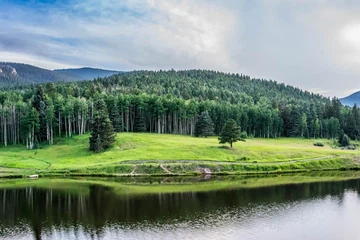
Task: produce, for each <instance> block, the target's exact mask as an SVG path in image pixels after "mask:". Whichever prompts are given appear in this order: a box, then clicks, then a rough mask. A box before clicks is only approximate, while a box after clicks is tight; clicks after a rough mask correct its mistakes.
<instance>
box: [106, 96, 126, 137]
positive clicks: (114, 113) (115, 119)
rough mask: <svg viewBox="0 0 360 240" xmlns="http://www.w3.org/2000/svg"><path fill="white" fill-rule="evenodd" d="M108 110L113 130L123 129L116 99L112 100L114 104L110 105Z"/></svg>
mask: <svg viewBox="0 0 360 240" xmlns="http://www.w3.org/2000/svg"><path fill="white" fill-rule="evenodd" d="M109 112H110V114H109V115H110V116H109V117H110V120H111V123H112V125H113V127H114V130H115V132H122V131H123V125H122V122H123V121H122V116H121V115H120V112H119V107H118V104H117V103H116V101H114V104H113V105H112V107H111V108H110V110H109Z"/></svg>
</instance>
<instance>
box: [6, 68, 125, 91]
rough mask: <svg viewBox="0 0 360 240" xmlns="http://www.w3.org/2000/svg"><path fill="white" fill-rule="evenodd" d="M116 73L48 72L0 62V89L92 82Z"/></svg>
mask: <svg viewBox="0 0 360 240" xmlns="http://www.w3.org/2000/svg"><path fill="white" fill-rule="evenodd" d="M116 73H120V72H119V71H112V70H111V71H110V70H104V69H96V68H78V69H61V70H49V69H44V68H39V67H36V66H32V65H29V64H24V63H12V62H0V87H6V86H17V85H26V84H37V83H46V82H73V81H80V80H92V79H94V78H97V77H107V76H110V75H112V74H116Z"/></svg>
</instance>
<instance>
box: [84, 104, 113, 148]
mask: <svg viewBox="0 0 360 240" xmlns="http://www.w3.org/2000/svg"><path fill="white" fill-rule="evenodd" d="M114 142H115V132H114V128H113V126H112V125H111V121H110V119H109V115H108V111H107V108H106V104H105V102H104V100H103V99H97V100H96V101H95V103H94V118H93V123H92V127H91V136H90V150H91V151H95V152H99V151H102V150H106V149H108V148H109V147H111V146H112V144H113V143H114Z"/></svg>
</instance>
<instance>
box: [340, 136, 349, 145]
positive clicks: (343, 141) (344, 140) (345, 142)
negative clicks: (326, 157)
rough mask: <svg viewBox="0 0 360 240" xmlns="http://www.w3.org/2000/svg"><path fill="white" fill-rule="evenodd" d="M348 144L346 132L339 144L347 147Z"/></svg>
mask: <svg viewBox="0 0 360 240" xmlns="http://www.w3.org/2000/svg"><path fill="white" fill-rule="evenodd" d="M349 145H350V138H349V137H348V136H347V135H346V134H344V137H343V139H342V141H341V146H342V147H347V146H349Z"/></svg>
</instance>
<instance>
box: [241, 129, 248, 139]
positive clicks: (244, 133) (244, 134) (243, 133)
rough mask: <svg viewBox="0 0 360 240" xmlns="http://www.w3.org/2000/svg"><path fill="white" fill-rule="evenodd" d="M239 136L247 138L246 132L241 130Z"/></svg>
mask: <svg viewBox="0 0 360 240" xmlns="http://www.w3.org/2000/svg"><path fill="white" fill-rule="evenodd" d="M240 138H242V139H247V138H248V135H247V132H246V131H243V132H242V133H240Z"/></svg>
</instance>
